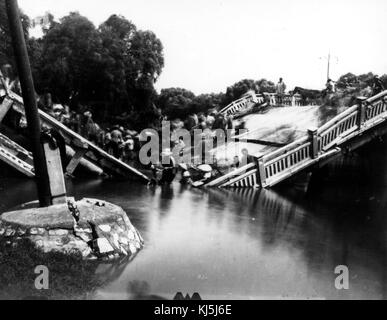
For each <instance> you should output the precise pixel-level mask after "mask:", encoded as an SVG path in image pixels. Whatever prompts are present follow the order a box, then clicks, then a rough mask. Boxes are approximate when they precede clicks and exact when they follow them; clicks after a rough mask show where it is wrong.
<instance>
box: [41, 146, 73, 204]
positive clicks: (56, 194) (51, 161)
mask: <svg viewBox="0 0 387 320" xmlns="http://www.w3.org/2000/svg"><path fill="white" fill-rule="evenodd" d="M43 148H44V155H45V158H46V164H47V173H48V178H49V182H50V192H51V200H52V204H62V203H67V197H66V185H65V181H64V175H63V169H62V162H61V159H60V151H59V148H55V149H51V147H50V145H49V143H44V144H43Z"/></svg>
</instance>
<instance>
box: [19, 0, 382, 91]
mask: <svg viewBox="0 0 387 320" xmlns="http://www.w3.org/2000/svg"><path fill="white" fill-rule="evenodd" d="M18 2H19V6H20V7H21V9H22V10H23V11H24V12H25V13H26V14H27V15H29V16H30V17H31V18H34V17H36V16H39V15H42V14H44V13H45V12H47V11H48V12H51V13H52V14H53V15H54V16H55V18H56V19H58V18H60V17H62V16H64V15H66V14H68V13H69V12H71V11H78V12H80V14H82V15H84V16H86V17H87V18H88V19H90V20H91V21H92V22H93V23H94V24H95V25H96V26H98V25H99V24H100V23H102V22H103V21H105V20H106V19H107V18H108V17H109V16H110V15H111V14H120V15H123V16H124V17H126V18H127V19H129V20H131V21H132V22H133V23H134V24H135V25H136V26H137V28H138V29H142V30H151V31H153V32H154V33H155V34H156V35H157V37H158V38H159V39H160V40H161V42H162V43H163V46H164V58H165V66H164V69H163V72H162V74H161V76H160V78H159V80H158V81H157V83H156V89H157V90H160V89H162V88H170V87H182V88H186V89H188V90H191V91H193V92H194V93H195V94H201V93H211V92H215V93H218V92H225V90H226V88H227V87H228V86H231V85H232V84H234V83H235V82H237V81H239V80H242V79H254V80H258V79H261V78H266V79H269V80H272V81H274V82H277V81H278V78H279V77H282V78H283V79H284V82H285V83H286V85H287V88H288V89H289V90H291V89H293V88H294V86H301V87H306V88H311V89H321V88H323V86H324V84H325V82H326V77H327V56H328V53H329V52H330V53H331V73H330V77H331V78H332V79H333V80H337V78H338V77H339V76H340V75H342V74H344V73H347V72H352V73H355V74H360V73H366V72H374V73H377V74H384V73H387V41H386V39H387V20H386V16H387V1H386V0H318V1H317V0H110V1H106V0H61V1H57V0H33V1H31V0H19V1H18Z"/></svg>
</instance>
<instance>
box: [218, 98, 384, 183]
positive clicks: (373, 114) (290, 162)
mask: <svg viewBox="0 0 387 320" xmlns="http://www.w3.org/2000/svg"><path fill="white" fill-rule="evenodd" d="M386 119H387V91H384V92H382V93H380V94H378V95H376V96H374V97H371V98H369V99H367V98H361V97H360V98H358V103H357V105H354V106H352V107H350V108H348V109H347V110H345V111H344V112H342V113H340V114H339V115H337V116H336V117H334V118H333V119H331V120H330V121H328V122H327V123H325V124H324V125H322V126H321V127H319V128H318V129H312V130H308V135H306V136H304V137H302V138H300V139H298V140H296V141H294V142H292V143H290V144H288V145H286V146H284V147H281V148H279V149H277V150H275V151H273V152H270V153H268V154H266V155H263V156H261V157H259V158H257V159H256V163H255V164H250V166H249V167H243V168H241V169H239V170H240V171H241V172H243V173H242V174H241V175H240V177H239V178H238V177H237V176H236V174H237V173H238V172H237V171H234V172H233V176H231V175H226V176H223V177H220V178H218V179H217V180H216V181H214V183H212V186H229V185H231V184H232V183H236V182H237V181H238V180H242V179H244V178H245V177H246V174H245V172H246V170H248V172H249V174H250V175H251V174H256V178H257V181H258V182H259V185H260V186H262V187H268V186H273V185H275V184H277V183H278V182H280V181H282V180H284V179H286V178H287V177H290V176H292V175H293V174H295V173H296V172H298V171H301V170H303V169H304V168H306V167H308V166H310V165H312V164H313V163H315V162H317V161H319V160H320V159H323V158H325V157H327V156H330V155H331V154H335V153H337V152H338V151H339V149H338V148H337V146H339V145H340V144H342V143H343V142H345V141H347V140H349V139H351V138H353V137H355V136H357V135H359V134H360V133H361V132H363V131H366V130H369V129H370V128H372V127H374V126H376V125H377V124H379V123H381V122H383V121H385V120H386ZM335 147H336V148H335ZM242 169H243V170H244V171H243V170H242ZM254 169H256V170H255V171H254ZM231 179H232V183H231V182H230V180H231Z"/></svg>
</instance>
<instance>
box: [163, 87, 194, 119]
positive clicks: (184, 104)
mask: <svg viewBox="0 0 387 320" xmlns="http://www.w3.org/2000/svg"><path fill="white" fill-rule="evenodd" d="M194 99H195V94H194V93H193V92H191V91H188V90H186V89H183V88H168V89H162V90H161V92H160V95H159V96H158V99H157V105H158V107H159V108H160V109H161V110H162V112H163V113H164V114H165V115H167V116H168V117H169V118H170V119H176V118H180V119H184V118H185V117H186V116H188V115H189V114H190V113H191V112H192V110H190V107H191V106H192V103H193V101H194Z"/></svg>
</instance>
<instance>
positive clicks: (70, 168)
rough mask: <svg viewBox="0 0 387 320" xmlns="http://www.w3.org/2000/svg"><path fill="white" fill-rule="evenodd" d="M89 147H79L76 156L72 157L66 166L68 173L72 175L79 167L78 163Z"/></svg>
mask: <svg viewBox="0 0 387 320" xmlns="http://www.w3.org/2000/svg"><path fill="white" fill-rule="evenodd" d="M87 151H88V150H87V149H78V150H77V151H76V152H75V154H74V156H73V157H72V158H71V160H70V162H69V164H68V165H67V167H66V174H68V175H70V176H71V175H72V174H73V172H74V171H75V169H76V168H77V167H78V164H79V163H80V162H81V159H82V158H83V156H84V155H85V153H86V152H87Z"/></svg>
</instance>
